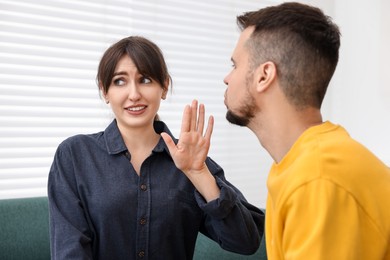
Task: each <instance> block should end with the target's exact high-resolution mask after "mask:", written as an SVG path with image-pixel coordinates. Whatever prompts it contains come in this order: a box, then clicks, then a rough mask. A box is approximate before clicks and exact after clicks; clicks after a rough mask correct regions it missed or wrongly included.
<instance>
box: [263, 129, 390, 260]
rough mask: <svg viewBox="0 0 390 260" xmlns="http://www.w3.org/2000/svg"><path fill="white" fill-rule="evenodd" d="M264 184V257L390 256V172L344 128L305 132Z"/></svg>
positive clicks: (373, 258) (372, 259)
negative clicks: (265, 187)
mask: <svg viewBox="0 0 390 260" xmlns="http://www.w3.org/2000/svg"><path fill="white" fill-rule="evenodd" d="M389 145H390V144H389ZM267 185H268V199H267V206H266V245H267V254H268V259H270V260H276V259H278V260H279V259H299V260H307V259H309V260H311V259H315V260H317V259H324V260H325V259H326V260H339V259H342V260H344V259H352V260H358V259H365V260H376V259H378V260H379V259H381V260H382V259H390V168H389V167H387V166H386V165H385V164H384V163H383V162H381V161H380V160H379V159H378V158H377V157H375V156H374V155H373V154H372V153H371V152H370V151H369V150H368V149H366V148H365V147H364V146H362V145H361V144H359V143H358V142H356V141H355V140H353V139H352V138H351V137H350V136H349V135H348V133H347V132H346V131H345V130H344V128H342V127H340V126H337V125H334V124H332V123H330V122H325V123H323V124H321V125H318V126H314V127H311V128H309V129H308V130H306V131H305V132H304V133H303V134H302V135H301V136H300V137H299V139H298V140H297V141H296V142H295V144H294V145H293V147H292V148H291V149H290V151H289V152H288V153H287V155H286V156H285V157H284V158H283V160H282V161H281V162H280V163H278V164H276V163H275V164H274V165H273V166H272V168H271V171H270V173H269V176H268V181H267Z"/></svg>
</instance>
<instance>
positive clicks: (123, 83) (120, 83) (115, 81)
mask: <svg viewBox="0 0 390 260" xmlns="http://www.w3.org/2000/svg"><path fill="white" fill-rule="evenodd" d="M114 84H115V85H116V86H123V85H125V81H124V80H123V79H121V78H119V79H114Z"/></svg>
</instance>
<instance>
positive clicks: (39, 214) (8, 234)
mask: <svg viewBox="0 0 390 260" xmlns="http://www.w3.org/2000/svg"><path fill="white" fill-rule="evenodd" d="M49 243H50V242H49V212H48V200H47V197H37V198H24V199H5V200H0V259H1V260H3V259H4V260H50V246H49V245H50V244H49ZM194 259H195V260H213V259H218V260H229V259H237V260H239V259H257V260H262V259H267V256H266V253H265V248H264V244H263V243H262V245H261V246H260V248H259V250H258V251H257V252H256V253H255V254H253V255H251V256H241V255H238V254H234V253H231V252H228V251H225V250H223V249H221V248H220V247H219V245H218V244H217V243H216V242H214V241H213V240H211V239H209V238H207V237H206V236H204V235H202V234H200V233H199V235H198V239H197V243H196V247H195V254H194Z"/></svg>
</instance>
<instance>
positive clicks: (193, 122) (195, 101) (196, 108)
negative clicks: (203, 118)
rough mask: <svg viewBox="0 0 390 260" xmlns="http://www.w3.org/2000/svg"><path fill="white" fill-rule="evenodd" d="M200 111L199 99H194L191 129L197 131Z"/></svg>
mask: <svg viewBox="0 0 390 260" xmlns="http://www.w3.org/2000/svg"><path fill="white" fill-rule="evenodd" d="M197 113H198V101H197V100H196V99H194V100H193V101H192V104H191V126H190V130H191V131H194V130H195V131H196V118H197Z"/></svg>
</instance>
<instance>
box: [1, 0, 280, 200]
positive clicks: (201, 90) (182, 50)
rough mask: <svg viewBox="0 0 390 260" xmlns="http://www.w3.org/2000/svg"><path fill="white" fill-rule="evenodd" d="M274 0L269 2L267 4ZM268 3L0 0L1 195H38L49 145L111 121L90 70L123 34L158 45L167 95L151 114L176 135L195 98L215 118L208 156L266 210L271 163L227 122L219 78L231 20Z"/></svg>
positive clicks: (226, 62) (231, 36)
mask: <svg viewBox="0 0 390 260" xmlns="http://www.w3.org/2000/svg"><path fill="white" fill-rule="evenodd" d="M274 2H277V1H274ZM265 4H270V1H268V2H265V3H262V2H259V1H255V0H240V1H238V0H237V1H233V0H226V1H223V0H214V1H207V0H189V1H181V0H168V1H157V0H133V1H128V0H110V1H104V0H90V1H87V0H79V1H76V0H55V1H54V0H40V1H28V0H18V1H13V0H11V1H6V0H0V199H2V198H15V197H31V196H44V195H46V185H47V175H48V172H49V167H50V165H51V162H52V159H53V155H54V152H55V149H56V147H57V145H58V144H59V143H60V142H61V141H62V140H64V139H65V138H66V137H68V136H71V135H74V134H78V133H92V132H97V131H101V130H103V129H104V128H105V127H106V125H107V124H108V123H109V122H110V121H111V120H112V115H111V112H110V110H109V109H108V108H107V107H106V105H105V104H104V102H103V101H102V100H101V99H100V98H99V95H98V90H97V86H96V83H95V75H96V69H97V65H98V62H99V59H100V57H101V55H102V54H103V52H104V51H105V49H106V48H107V47H108V46H109V45H111V44H112V43H113V42H116V41H117V40H119V39H121V38H123V37H125V36H129V35H141V36H145V37H147V38H149V39H151V40H152V41H154V42H156V43H157V44H158V45H159V46H160V48H161V49H162V51H163V53H164V55H165V57H166V60H167V63H168V67H169V70H170V73H171V75H172V77H173V92H172V94H171V95H169V97H168V99H167V100H166V101H164V102H163V103H162V106H161V111H160V112H159V114H160V116H161V118H162V120H164V121H165V122H166V123H167V124H168V125H169V127H170V128H171V129H172V131H173V133H174V134H175V135H177V136H178V134H179V129H180V123H181V115H182V109H183V107H184V105H185V104H187V103H189V102H191V100H192V99H193V98H197V99H199V100H200V101H201V102H203V103H205V104H206V109H207V112H208V114H213V115H214V116H215V118H216V124H215V130H214V135H213V139H212V148H211V151H210V156H212V157H213V158H214V159H215V160H216V161H217V162H218V163H219V164H220V165H221V166H223V168H224V169H225V172H226V175H227V177H228V179H229V180H230V181H231V182H232V183H233V184H235V185H236V186H237V187H239V188H240V189H241V190H242V191H243V193H244V194H245V195H246V197H247V198H248V200H250V201H251V202H252V203H255V204H257V205H258V206H264V200H265V196H266V191H265V178H266V176H265V175H266V172H267V170H268V167H269V166H270V160H269V159H268V156H267V155H265V154H264V156H262V155H261V153H260V152H261V149H259V148H260V147H259V144H258V141H257V140H256V139H255V137H254V135H253V134H252V133H251V132H249V130H247V129H245V128H239V127H237V126H231V125H229V124H228V123H227V122H226V120H225V112H226V108H225V106H224V104H223V93H224V91H225V86H224V85H223V82H222V79H223V77H224V76H225V74H226V73H227V72H228V71H229V69H230V55H231V52H232V50H233V48H234V46H235V43H236V41H237V38H238V29H237V26H236V23H235V17H236V15H238V14H241V13H242V12H243V11H248V10H255V9H258V8H260V7H262V6H264V5H265Z"/></svg>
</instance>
